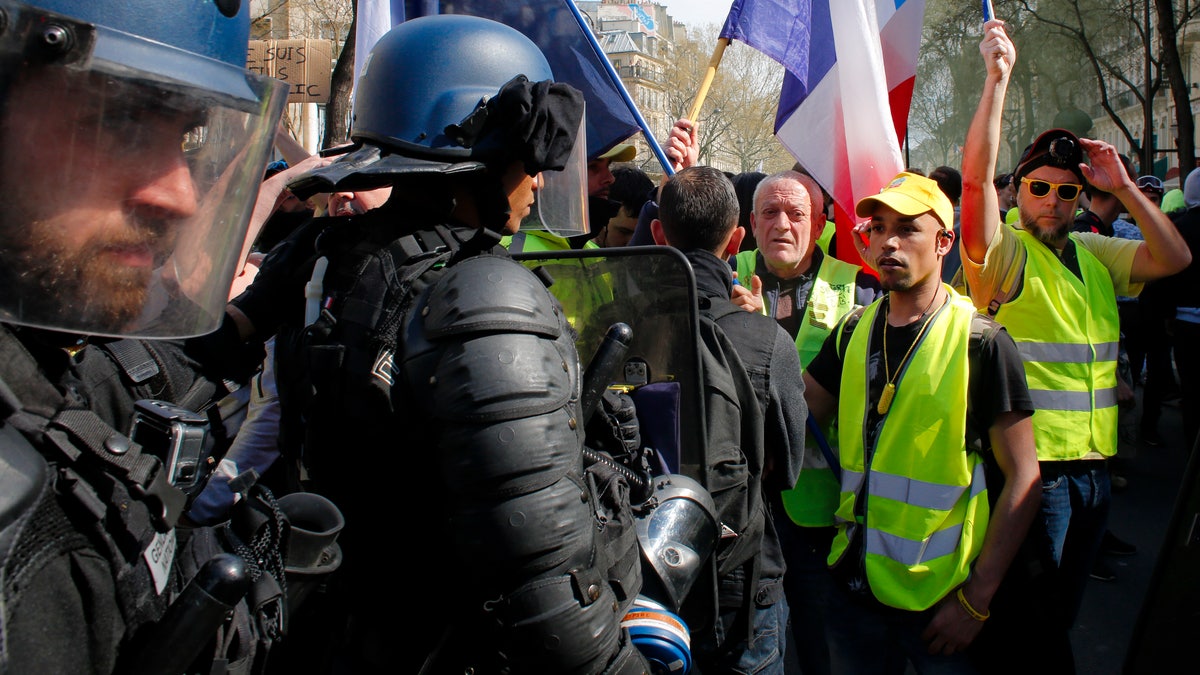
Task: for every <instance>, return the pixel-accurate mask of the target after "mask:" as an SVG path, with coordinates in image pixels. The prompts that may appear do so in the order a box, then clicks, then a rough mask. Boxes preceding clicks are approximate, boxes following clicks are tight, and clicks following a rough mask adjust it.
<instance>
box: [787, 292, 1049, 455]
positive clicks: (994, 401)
mask: <svg viewBox="0 0 1200 675" xmlns="http://www.w3.org/2000/svg"><path fill="white" fill-rule="evenodd" d="M883 302H884V303H885V306H886V303H887V299H886V298H885V299H884V300H883ZM884 308H885V307H880V308H879V311H878V312H876V314H875V322H874V325H873V326H872V327H871V330H872V334H871V340H870V347H871V351H870V353H869V354H868V355H867V381H868V383H869V390H870V399H871V400H870V401H869V402H868V405H867V428H868V437H867V440H868V441H869V442H870V441H873V440H874V439H875V438H876V437H877V436H878V434H879V427H880V422H881V421H882V416H881V415H879V413H878V411H877V406H878V403H879V397H880V395H881V394H882V393H883V388H884V385H885V384H886V382H887V378H886V375H885V374H884V368H883V350H882V347H883V326H884V316H885V314H886V312H885V311H884ZM931 311H934V312H936V311H937V310H936V309H934V310H931ZM858 316H859V314H858V313H852V314H851V315H850V316H849V317H847V319H849V321H843V323H846V326H845V331H844V337H843V339H844V340H845V341H847V342H848V341H849V337H850V335H852V334H853V332H854V330H855V328H856V324H857V323H858V322H857V317H858ZM851 317H853V318H851ZM926 318H928V317H927V315H922V316H921V317H920V318H919V319H917V320H916V321H914V322H913V323H911V324H909V325H907V326H888V327H887V331H888V334H887V343H888V345H887V346H888V358H887V360H888V365H889V366H890V367H891V370H892V372H893V373H895V370H896V368H897V367H899V366H898V364H900V362H901V360H902V359H904V354H905V352H907V351H908V348H909V346H910V345H912V343H913V340H915V339H916V337H917V334H918V333H919V332H920V330H921V326H922V325H924V323H925V319H926ZM981 319H982V320H983V321H984V322H985V323H986V326H987V327H986V329H985V330H984V331H983V335H982V337H981V338H980V340H979V344H978V349H973V350H971V352H972V353H971V358H970V375H969V378H968V385H967V425H968V433H970V434H972V435H973V436H976V437H978V438H980V439H981V440H982V441H983V445H984V446H985V447H986V446H987V445H988V442H987V438H988V429H990V428H991V426H992V424H993V423H994V422H995V420H996V417H998V416H999V415H1000V414H1001V413H1005V412H1011V411H1026V412H1028V413H1029V414H1031V415H1032V414H1033V409H1034V408H1033V400H1032V399H1031V398H1030V396H1029V386H1028V385H1027V384H1026V382H1025V366H1024V365H1023V364H1022V362H1021V354H1020V352H1018V351H1017V346H1016V344H1015V343H1014V342H1013V340H1012V337H1010V336H1009V334H1008V331H1006V330H1005V329H1004V327H1003V326H1001V325H1000V324H998V323H996V322H995V321H992V320H991V319H988V318H986V317H981ZM977 320H978V319H977ZM837 336H838V332H837V331H834V332H833V333H830V335H829V338H828V339H827V340H825V344H824V345H822V347H821V351H820V352H819V353H818V354H817V356H816V358H814V359H813V361H812V363H810V364H809V365H808V369H807V371H806V372H807V373H808V374H809V375H811V376H812V377H813V379H814V380H816V381H817V382H818V383H819V384H820V385H821V386H822V387H824V388H825V389H826V390H827V391H829V392H830V393H831V394H833V395H835V396H836V395H837V394H838V392H839V390H840V389H841V384H842V365H843V360H842V357H841V356H840V355H839V354H838V344H837V342H838V339H837ZM920 348H921V347H920V346H919V345H918V347H917V349H920ZM910 358H911V357H910ZM897 384H898V387H899V388H898V390H897V392H896V395H897V396H903V395H904V394H903V388H904V378H903V375H902V376H901V377H900V379H899V380H897Z"/></svg>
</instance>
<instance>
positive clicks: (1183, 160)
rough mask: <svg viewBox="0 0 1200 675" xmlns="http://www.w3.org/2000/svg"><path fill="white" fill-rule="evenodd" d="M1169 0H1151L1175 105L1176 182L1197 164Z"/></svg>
mask: <svg viewBox="0 0 1200 675" xmlns="http://www.w3.org/2000/svg"><path fill="white" fill-rule="evenodd" d="M1171 5H1172V0H1154V7H1155V9H1156V10H1157V11H1158V35H1159V39H1160V40H1161V41H1162V69H1163V71H1164V72H1165V73H1166V76H1167V81H1168V82H1169V83H1170V85H1171V102H1172V103H1174V105H1175V123H1176V124H1177V125H1178V128H1179V133H1178V140H1177V143H1178V145H1177V147H1178V148H1179V185H1180V186H1182V185H1183V180H1184V178H1186V177H1187V175H1188V173H1189V172H1190V171H1191V170H1192V169H1193V168H1195V166H1196V142H1195V137H1196V136H1195V134H1196V124H1195V121H1194V120H1193V118H1192V102H1191V89H1190V87H1189V85H1188V83H1187V81H1185V80H1184V79H1183V64H1182V63H1181V62H1180V59H1179V43H1178V39H1179V36H1178V30H1177V26H1176V25H1175V10H1174V8H1173V7H1172V6H1171Z"/></svg>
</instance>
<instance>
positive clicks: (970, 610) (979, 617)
mask: <svg viewBox="0 0 1200 675" xmlns="http://www.w3.org/2000/svg"><path fill="white" fill-rule="evenodd" d="M955 595H957V596H958V604H960V605H962V608H963V609H964V610H966V612H967V614H970V615H971V618H972V619H975V620H976V621H979V622H983V621H987V620H988V618H989V617H991V616H992V613H991V612H988V613H987V614H980V613H979V612H978V611H976V610H975V608H974V607H972V606H971V603H969V602H967V596H965V595H963V590H962V586H959V587H958V591H957V592H956V593H955Z"/></svg>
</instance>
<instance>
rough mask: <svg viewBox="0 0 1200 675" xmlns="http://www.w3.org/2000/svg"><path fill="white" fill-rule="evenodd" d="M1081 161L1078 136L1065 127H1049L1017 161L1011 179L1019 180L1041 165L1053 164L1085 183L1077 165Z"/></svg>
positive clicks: (1081, 153)
mask: <svg viewBox="0 0 1200 675" xmlns="http://www.w3.org/2000/svg"><path fill="white" fill-rule="evenodd" d="M1081 163H1083V148H1082V147H1081V146H1080V145H1079V138H1078V137H1077V136H1076V135H1075V134H1073V133H1071V132H1069V131H1067V130H1066V129H1051V130H1050V131H1047V132H1045V133H1043V134H1042V135H1041V136H1038V137H1037V140H1035V141H1034V142H1033V143H1032V144H1030V146H1029V147H1027V148H1025V152H1023V153H1021V159H1020V160H1019V161H1018V162H1017V168H1016V170H1015V171H1013V180H1021V179H1022V178H1024V177H1025V175H1026V174H1028V173H1029V172H1030V171H1033V170H1034V169H1036V168H1038V167H1042V166H1053V167H1056V168H1059V169H1066V170H1067V171H1070V172H1071V173H1074V174H1075V175H1076V176H1078V177H1079V182H1080V183H1086V181H1085V180H1084V178H1083V172H1082V171H1080V169H1079V165H1080V164H1081Z"/></svg>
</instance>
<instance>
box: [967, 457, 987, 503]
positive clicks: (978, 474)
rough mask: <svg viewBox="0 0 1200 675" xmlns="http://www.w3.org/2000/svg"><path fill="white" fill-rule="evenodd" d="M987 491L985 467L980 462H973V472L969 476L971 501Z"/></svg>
mask: <svg viewBox="0 0 1200 675" xmlns="http://www.w3.org/2000/svg"><path fill="white" fill-rule="evenodd" d="M986 489H987V467H985V466H984V465H983V462H982V461H978V462H975V471H974V472H973V473H972V474H971V499H974V498H976V497H978V496H979V495H980V494H981V493H982V492H983V491H984V490H986Z"/></svg>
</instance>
